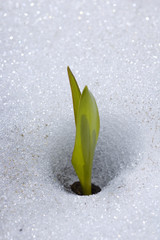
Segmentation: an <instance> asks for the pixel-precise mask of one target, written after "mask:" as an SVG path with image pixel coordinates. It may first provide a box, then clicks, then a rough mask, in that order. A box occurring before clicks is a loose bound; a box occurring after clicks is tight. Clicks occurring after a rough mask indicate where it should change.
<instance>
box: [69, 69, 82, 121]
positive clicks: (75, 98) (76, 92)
mask: <svg viewBox="0 0 160 240" xmlns="http://www.w3.org/2000/svg"><path fill="white" fill-rule="evenodd" d="M67 71H68V77H69V82H70V87H71V92H72V100H73V109H74V118H75V124H76V123H77V112H78V107H79V100H80V97H81V92H80V89H79V87H78V84H77V81H76V79H75V77H74V75H73V73H72V72H71V70H70V68H69V67H67Z"/></svg>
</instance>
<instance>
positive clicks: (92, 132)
mask: <svg viewBox="0 0 160 240" xmlns="http://www.w3.org/2000/svg"><path fill="white" fill-rule="evenodd" d="M99 128H100V120H99V113H98V108H97V104H96V101H95V99H94V97H93V95H92V93H91V92H90V91H89V90H88V87H87V86H86V87H85V88H84V90H83V92H82V95H81V97H80V103H79V108H78V112H77V125H76V139H75V146H74V150H73V155H72V164H73V167H74V169H75V171H76V173H77V176H78V178H79V180H80V183H81V186H82V190H83V194H84V195H90V194H91V175H92V162H93V157H94V151H95V147H96V143H97V139H98V134H99Z"/></svg>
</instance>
